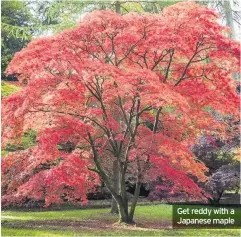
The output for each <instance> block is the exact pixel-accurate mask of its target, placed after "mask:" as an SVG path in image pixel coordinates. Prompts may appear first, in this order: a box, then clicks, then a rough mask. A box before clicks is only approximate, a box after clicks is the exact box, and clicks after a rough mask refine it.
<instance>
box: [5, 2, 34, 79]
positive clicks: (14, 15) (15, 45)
mask: <svg viewBox="0 0 241 237" xmlns="http://www.w3.org/2000/svg"><path fill="white" fill-rule="evenodd" d="M1 14H2V15H1V16H2V23H1V26H2V28H1V42H2V46H1V50H2V52H1V56H2V61H1V67H2V69H1V70H2V73H1V76H2V79H6V76H5V74H4V71H5V69H6V67H7V65H8V63H9V62H10V61H11V59H12V58H13V55H14V53H16V52H18V51H20V50H21V49H22V48H23V47H24V46H26V44H27V43H28V42H29V41H30V40H31V38H32V32H31V31H30V28H29V27H30V26H31V24H32V15H31V13H30V10H29V9H28V8H27V7H26V6H25V4H24V3H23V2H21V1H18V0H15V1H1ZM8 79H11V78H8Z"/></svg>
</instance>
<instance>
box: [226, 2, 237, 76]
mask: <svg viewBox="0 0 241 237" xmlns="http://www.w3.org/2000/svg"><path fill="white" fill-rule="evenodd" d="M223 11H224V14H225V18H226V25H227V26H228V27H229V28H230V30H231V33H230V36H229V37H230V38H231V39H234V40H235V39H236V34H235V33H236V32H235V28H234V20H233V14H232V7H231V3H230V1H229V0H225V1H224V3H223ZM233 78H234V79H236V80H238V79H239V74H238V73H233Z"/></svg>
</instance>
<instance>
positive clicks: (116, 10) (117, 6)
mask: <svg viewBox="0 0 241 237" xmlns="http://www.w3.org/2000/svg"><path fill="white" fill-rule="evenodd" d="M120 7H121V6H120V1H116V3H115V12H116V13H118V14H120Z"/></svg>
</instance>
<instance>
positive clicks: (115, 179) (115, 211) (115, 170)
mask: <svg viewBox="0 0 241 237" xmlns="http://www.w3.org/2000/svg"><path fill="white" fill-rule="evenodd" d="M115 12H116V13H118V14H120V1H116V2H115ZM113 187H114V189H115V191H116V192H117V193H119V192H120V170H119V167H118V161H117V160H115V161H114V162H113ZM111 213H112V214H118V213H119V210H118V205H117V202H116V200H115V199H114V198H113V197H112V200H111Z"/></svg>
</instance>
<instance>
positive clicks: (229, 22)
mask: <svg viewBox="0 0 241 237" xmlns="http://www.w3.org/2000/svg"><path fill="white" fill-rule="evenodd" d="M223 10H224V14H225V18H226V25H227V26H228V27H230V30H231V35H230V38H232V39H235V38H236V35H235V28H234V23H233V14H232V8H231V4H230V1H229V0H225V1H224V3H223Z"/></svg>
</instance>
